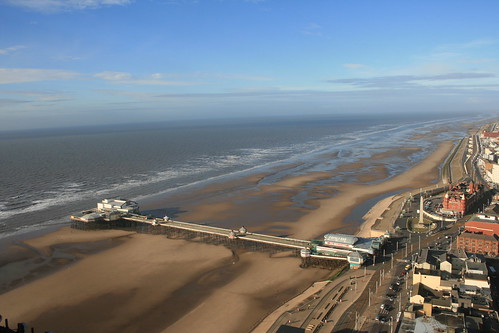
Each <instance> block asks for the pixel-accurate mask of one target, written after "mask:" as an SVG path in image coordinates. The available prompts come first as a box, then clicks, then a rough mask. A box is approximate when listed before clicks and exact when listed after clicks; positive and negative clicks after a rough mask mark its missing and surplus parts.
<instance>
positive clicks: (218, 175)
mask: <svg viewBox="0 0 499 333" xmlns="http://www.w3.org/2000/svg"><path fill="white" fill-rule="evenodd" d="M490 118H491V117H490V115H487V114H480V115H477V114H473V115H451V116H449V114H446V115H437V114H426V115H424V114H417V115H416V114H409V115H408V114H403V115H394V114H389V115H388V114H387V115H381V114H376V115H372V114H371V115H356V116H351V115H329V116H325V115H321V116H294V117H268V118H246V119H217V120H203V121H200V120H199V121H176V122H173V121H171V122H163V123H154V124H151V123H148V124H126V125H106V126H104V125H100V126H93V127H92V126H91V127H71V128H61V129H39V130H31V131H9V132H0V156H1V162H0V239H2V238H6V237H16V236H21V235H25V234H28V233H30V232H31V233H32V232H35V231H40V230H46V229H47V228H54V227H59V226H64V225H69V223H70V220H69V216H70V215H71V214H73V213H75V212H78V211H81V210H84V209H88V208H92V207H95V206H96V203H97V202H99V201H100V200H102V199H103V198H117V197H120V198H127V199H131V200H135V201H137V202H139V204H140V203H141V201H147V200H148V199H150V198H152V197H155V198H157V197H161V196H163V197H168V196H169V195H173V194H178V193H187V192H188V191H194V190H196V189H199V188H200V187H202V186H205V185H208V184H212V183H214V182H220V181H225V180H230V179H234V178H238V177H246V176H249V175H252V174H256V173H265V172H267V171H270V170H272V172H269V173H268V176H267V177H263V178H262V179H261V180H260V184H272V183H274V182H276V181H279V180H281V179H283V178H285V177H289V176H291V175H300V174H306V173H309V172H315V171H329V170H334V169H336V168H338V167H339V166H341V165H342V164H345V163H351V162H354V161H357V160H360V159H365V158H370V157H371V156H373V155H374V154H379V153H382V152H385V151H389V150H392V149H397V147H415V148H420V149H414V150H413V153H412V154H410V156H408V157H407V156H405V157H404V158H398V157H397V156H393V155H390V156H389V157H387V159H386V161H384V162H385V163H386V164H387V165H388V170H389V177H393V176H395V175H397V174H400V173H402V172H403V171H405V170H406V169H408V168H409V167H411V166H412V165H414V164H415V163H417V162H418V161H420V160H422V159H423V158H424V157H425V156H427V155H428V154H429V153H431V152H432V151H433V150H434V149H435V148H436V145H437V143H438V142H439V141H443V140H456V141H457V140H458V139H461V138H462V137H464V136H466V135H467V130H468V128H469V127H470V126H468V124H471V123H486V122H487V121H490ZM276 170H277V171H276ZM348 177H351V174H349V173H348V172H343V173H339V174H338V175H337V176H336V179H333V181H348Z"/></svg>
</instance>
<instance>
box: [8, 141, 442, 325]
mask: <svg viewBox="0 0 499 333" xmlns="http://www.w3.org/2000/svg"><path fill="white" fill-rule="evenodd" d="M451 148H452V143H451V142H444V143H442V144H440V145H439V146H438V148H437V149H436V150H435V151H434V152H433V153H432V154H430V155H429V156H428V157H427V158H426V159H424V160H423V161H422V162H420V163H418V164H417V165H415V166H413V167H412V168H410V169H409V170H407V171H406V172H404V173H403V174H401V175H399V176H396V177H393V178H389V179H388V180H384V179H385V178H386V175H387V174H388V173H387V171H386V170H385V168H384V167H383V165H382V164H381V163H377V162H378V161H380V162H381V161H382V156H378V157H375V158H371V159H369V160H361V161H358V162H356V163H353V164H351V165H345V166H343V167H344V168H351V169H352V170H355V168H360V167H365V166H366V165H373V166H375V167H374V168H373V169H372V172H371V173H370V174H369V176H368V177H366V176H365V175H361V174H359V175H358V177H357V178H355V177H354V178H352V181H351V182H349V183H335V184H331V183H328V182H327V179H328V178H330V177H331V176H333V175H334V174H335V171H334V170H333V171H331V172H320V173H313V174H308V175H300V176H298V177H291V178H288V179H284V180H282V181H281V182H278V183H276V184H273V185H265V186H259V187H258V189H256V190H255V188H251V189H250V190H247V188H245V187H244V186H239V185H238V184H239V183H237V182H229V183H226V184H223V183H222V184H216V185H214V186H212V187H209V188H204V189H203V193H204V198H205V199H204V200H200V199H199V198H201V196H199V197H193V198H194V199H193V198H191V200H187V202H190V204H189V205H186V206H183V207H182V209H181V211H180V212H179V213H178V215H177V219H179V220H184V221H195V222H196V221H197V222H200V221H206V220H208V221H210V222H211V223H216V222H220V224H223V225H224V226H233V227H235V228H238V227H239V226H241V225H248V226H249V228H250V230H251V231H264V232H270V233H273V234H286V235H292V236H293V237H297V238H303V239H310V238H314V237H319V236H320V235H321V234H323V233H325V232H328V231H339V232H350V233H356V232H360V233H362V234H363V235H367V234H368V233H369V232H370V227H371V225H372V224H373V223H374V222H375V221H376V219H377V218H378V217H379V215H380V214H381V213H382V212H383V211H384V210H385V209H386V207H388V205H389V204H390V202H391V200H392V199H393V197H394V195H393V194H391V195H390V194H389V193H392V192H395V191H404V190H407V189H411V188H419V187H422V186H425V185H428V184H430V183H432V182H436V181H438V176H439V173H438V167H439V165H440V164H441V163H442V162H443V160H444V159H445V157H446V156H447V154H448V152H449V151H450V150H451ZM390 153H391V154H395V153H396V152H394V151H392V152H390ZM401 153H404V152H401ZM258 179H259V177H257V176H253V177H251V179H244V180H240V182H241V183H244V182H257V181H258ZM382 180H384V181H382ZM366 182H367V184H366ZM303 191H306V192H307V196H306V197H307V200H306V205H302V206H296V205H295V201H293V200H291V198H294V197H295V196H296V195H297V193H300V192H303ZM207 193H208V194H209V196H208V197H207V196H206V194H207ZM383 194H387V198H386V199H384V200H382V201H381V202H380V203H378V204H377V205H376V206H374V207H373V208H371V210H370V212H369V214H368V216H367V217H368V219H367V221H366V223H365V224H364V225H363V226H362V227H361V226H360V224H359V223H358V222H356V223H352V222H351V221H349V216H350V214H351V213H352V211H353V210H354V209H355V207H356V206H358V205H359V204H361V203H362V202H365V201H367V200H369V199H372V198H375V197H378V196H380V195H383ZM193 195H194V194H193ZM155 205H156V207H167V206H168V205H171V203H166V202H165V203H161V202H158V203H155ZM152 208H154V206H151V209H152ZM16 253H17V255H16ZM9 256H10V258H11V260H10V263H5V261H6V260H7V259H5V258H3V257H2V260H3V261H4V263H5V264H4V265H3V266H2V280H1V281H2V286H3V288H4V292H3V293H2V294H1V295H0V313H1V314H2V315H3V316H4V317H6V318H9V320H10V322H11V323H15V322H21V321H22V322H28V323H30V325H31V326H33V327H35V328H36V329H37V332H38V331H42V330H51V331H53V332H55V333H58V332H143V331H150V332H249V331H251V330H252V329H253V328H254V327H255V326H256V325H257V324H258V323H259V322H260V321H262V320H263V319H264V318H265V317H266V316H267V315H268V314H270V313H271V312H272V311H273V310H275V309H276V308H278V307H279V306H280V305H282V304H283V303H285V302H286V301H288V300H290V299H292V298H293V297H295V296H296V295H299V294H301V293H302V292H304V291H305V290H306V289H307V288H308V287H310V286H311V285H312V284H313V283H314V282H316V281H321V280H324V279H325V278H327V277H328V276H329V275H330V274H331V272H329V271H326V270H320V269H313V268H309V269H301V268H299V262H300V261H299V259H298V258H296V257H291V256H289V255H288V254H286V253H282V254H278V255H274V256H270V255H269V254H268V253H252V252H244V251H237V252H235V253H233V252H231V251H230V250H229V249H227V248H225V247H223V246H214V245H208V244H203V243H199V242H196V241H184V240H174V239H167V238H166V237H164V236H159V235H145V234H136V233H133V232H126V231H119V230H102V231H80V230H74V229H70V228H68V227H67V228H63V229H61V230H59V231H57V232H54V233H50V234H47V235H44V236H42V237H38V238H36V239H32V240H28V241H24V242H21V243H18V244H15V245H13V246H12V247H11V248H10V249H9Z"/></svg>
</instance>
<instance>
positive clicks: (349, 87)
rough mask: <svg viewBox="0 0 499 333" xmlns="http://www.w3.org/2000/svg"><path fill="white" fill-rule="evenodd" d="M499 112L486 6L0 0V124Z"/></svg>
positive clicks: (492, 29) (494, 43)
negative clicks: (346, 114) (351, 114)
mask: <svg viewBox="0 0 499 333" xmlns="http://www.w3.org/2000/svg"><path fill="white" fill-rule="evenodd" d="M498 110H499V1H496V0H490V1H480V0H477V1H468V0H466V1H465V0H439V1H435V0H431V1H427V0H418V1H400V0H392V1H388V0H386V1H385V0H350V1H347V0H300V1H299V0H253V1H250V0H198V1H191V0H0V131H5V130H17V129H31V128H50V127H66V126H75V125H76V126H79V125H95V124H99V125H100V124H116V123H117V124H121V123H140V122H157V121H168V120H179V119H217V118H226V117H229V118H234V117H236V118H237V117H258V116H268V115H272V116H288V115H309V114H310V115H321V114H336V113H339V114H345V113H374V114H376V113H386V112H389V113H390V112H391V113H412V114H414V113H417V112H425V113H427V112H430V113H433V112H435V113H437V112H470V114H474V113H484V112H485V113H491V114H495V113H496V112H497V111H498Z"/></svg>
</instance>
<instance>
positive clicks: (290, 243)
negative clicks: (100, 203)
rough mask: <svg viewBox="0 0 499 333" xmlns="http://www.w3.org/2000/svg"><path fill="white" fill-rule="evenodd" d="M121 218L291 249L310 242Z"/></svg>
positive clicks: (191, 224)
mask: <svg viewBox="0 0 499 333" xmlns="http://www.w3.org/2000/svg"><path fill="white" fill-rule="evenodd" d="M123 219H124V220H128V221H134V222H140V223H146V224H150V225H158V226H164V227H170V228H175V229H182V230H188V231H194V232H201V233H206V234H212V235H218V236H225V237H229V236H230V233H231V232H234V233H235V234H236V235H237V237H238V238H240V239H245V240H248V241H254V242H258V243H265V244H271V245H278V246H283V247H289V248H293V249H303V248H305V247H308V246H310V242H309V241H307V240H301V239H295V238H288V237H277V236H270V235H264V234H256V233H252V232H245V233H241V232H238V230H231V229H225V228H219V227H213V226H209V225H202V224H194V223H188V222H180V221H173V220H168V221H164V220H163V221H162V220H158V219H154V218H153V219H151V218H148V217H147V216H143V215H135V214H133V215H130V216H124V217H123Z"/></svg>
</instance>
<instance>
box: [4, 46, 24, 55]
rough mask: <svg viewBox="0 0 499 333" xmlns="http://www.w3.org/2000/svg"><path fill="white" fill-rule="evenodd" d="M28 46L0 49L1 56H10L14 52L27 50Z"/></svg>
mask: <svg viewBox="0 0 499 333" xmlns="http://www.w3.org/2000/svg"><path fill="white" fill-rule="evenodd" d="M25 48H26V46H24V45H14V46H10V47H6V48H5V49H0V55H7V54H10V53H12V52H15V51H17V50H21V49H25Z"/></svg>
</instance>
